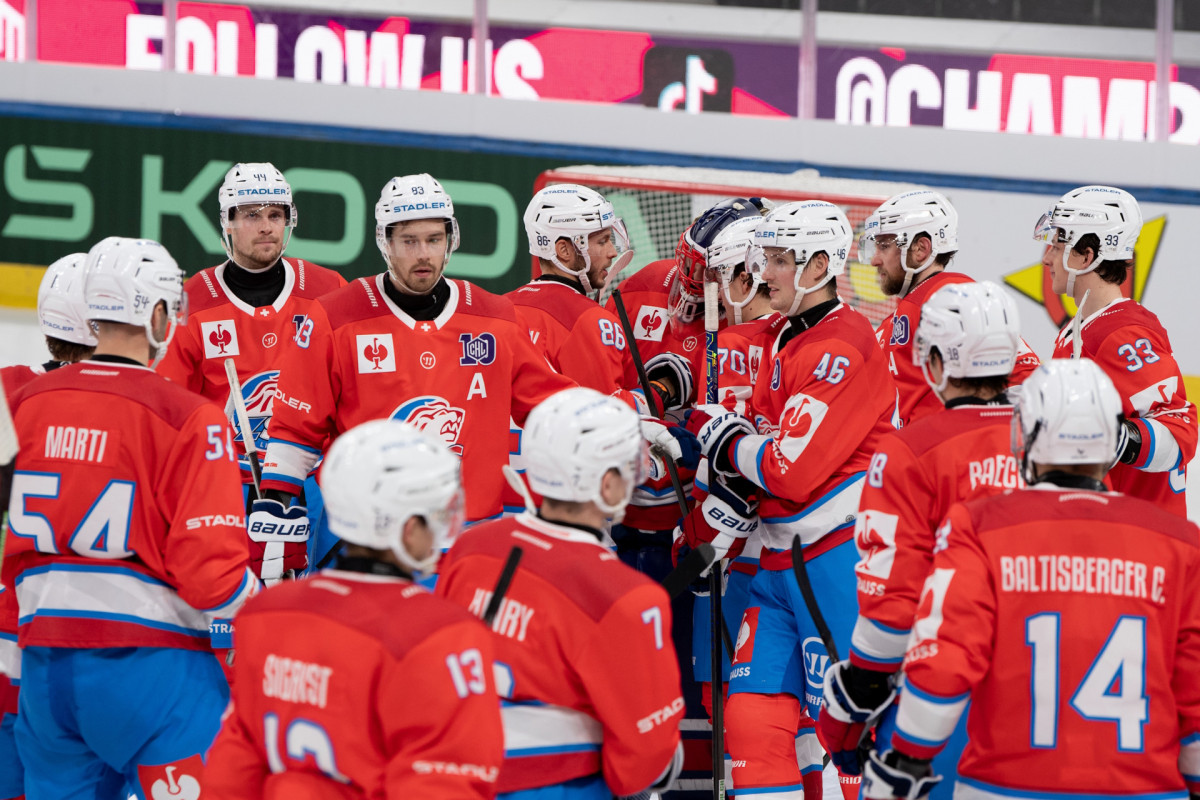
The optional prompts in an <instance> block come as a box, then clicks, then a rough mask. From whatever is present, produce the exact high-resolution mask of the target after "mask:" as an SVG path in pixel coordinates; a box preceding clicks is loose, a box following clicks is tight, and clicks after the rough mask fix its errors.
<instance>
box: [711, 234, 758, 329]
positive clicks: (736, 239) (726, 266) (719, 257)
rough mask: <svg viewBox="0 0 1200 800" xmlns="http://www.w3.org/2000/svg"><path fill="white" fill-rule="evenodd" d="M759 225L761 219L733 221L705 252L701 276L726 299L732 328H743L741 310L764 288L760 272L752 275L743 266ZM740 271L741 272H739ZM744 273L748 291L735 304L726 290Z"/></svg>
mask: <svg viewBox="0 0 1200 800" xmlns="http://www.w3.org/2000/svg"><path fill="white" fill-rule="evenodd" d="M761 222H762V218H761V217H746V218H744V219H739V220H734V221H733V222H731V223H729V224H728V225H726V226H725V227H724V228H723V229H722V230H721V232H720V233H718V234H717V235H716V238H714V239H713V243H712V245H710V246H709V248H708V253H707V256H706V262H707V264H708V267H707V268H706V269H705V272H704V280H705V281H708V282H710V283H716V284H717V285H719V286H720V287H721V292H722V293H723V294H724V295H725V302H726V303H728V304H729V307H730V308H731V309H733V324H734V325H741V324H742V309H743V308H745V307H746V305H747V304H748V303H749V302H750V301H751V300H753V299H754V296H755V295H756V294H758V287H760V286H762V285H763V281H762V275H761V273H760V272H759V271H754V272H751V271H750V270H749V269H748V268H747V266H746V258H747V256H748V255H749V253H750V248H751V246H752V245H753V244H754V231H755V230H756V229H757V228H758V225H759V223H761ZM739 270H740V271H739ZM742 272H745V273H746V274H747V275H749V276H750V287H749V289H748V291H747V292H746V296H745V297H743V298H742V299H741V300H734V299H733V295H732V294H730V291H729V287H730V284H732V283H733V280H734V278H735V277H736V276H737V275H740V274H741V273H742Z"/></svg>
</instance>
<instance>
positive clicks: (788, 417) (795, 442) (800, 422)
mask: <svg viewBox="0 0 1200 800" xmlns="http://www.w3.org/2000/svg"><path fill="white" fill-rule="evenodd" d="M776 363H778V362H776ZM828 412H829V406H828V405H827V404H825V403H823V402H821V401H820V400H818V399H817V398H815V397H813V396H811V395H807V394H804V393H803V392H801V393H798V394H794V395H792V396H791V397H790V398H788V401H787V405H786V406H784V407H783V415H782V416H781V417H780V420H779V433H780V436H779V438H778V440H777V442H778V443H777V444H776V447H777V448H778V450H779V452H780V453H781V454H782V455H783V457H784V458H786V459H787V460H788V461H790V462H791V463H793V464H794V463H795V462H796V459H798V458H800V454H801V453H803V452H804V448H806V447H808V443H809V442H811V441H812V438H813V436H814V435H815V434H816V432H817V428H819V427H821V422H822V421H823V420H824V419H825V415H826V414H827V413H828Z"/></svg>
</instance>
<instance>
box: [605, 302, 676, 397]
mask: <svg viewBox="0 0 1200 800" xmlns="http://www.w3.org/2000/svg"><path fill="white" fill-rule="evenodd" d="M612 298H613V305H615V306H616V307H617V319H619V320H620V321H621V330H623V331H624V332H625V341H627V342H629V355H630V356H631V357H632V358H633V368H634V369H635V370H637V376H638V383H640V384H641V385H642V393H643V394H644V395H646V405H648V406H650V413H651V414H653V415H654V416H656V417H658V418H659V419H662V418H663V417H665V416H666V415H667V410H666V409H665V408H663V406H662V399H661V398H660V397H659V396H658V394H657V393H656V392H655V391H654V390H653V389H651V388H650V379H649V378H648V377H647V376H646V364H645V362H643V361H642V354H641V353H640V352H639V351H638V346H637V340H636V339H634V338H633V326H632V325H630V324H629V314H628V313H627V312H626V311H625V301H624V300H623V299H622V298H621V290H620V289H613V290H612ZM656 401H657V406H656V405H655V403H656Z"/></svg>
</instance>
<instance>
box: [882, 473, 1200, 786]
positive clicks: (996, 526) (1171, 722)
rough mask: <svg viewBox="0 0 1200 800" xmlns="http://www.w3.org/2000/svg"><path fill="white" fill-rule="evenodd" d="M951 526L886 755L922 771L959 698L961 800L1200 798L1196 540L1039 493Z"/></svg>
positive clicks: (1184, 526) (982, 509)
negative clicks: (964, 737)
mask: <svg viewBox="0 0 1200 800" xmlns="http://www.w3.org/2000/svg"><path fill="white" fill-rule="evenodd" d="M947 523H948V527H947V529H946V531H945V532H944V533H942V534H939V537H938V544H937V547H936V548H935V550H936V551H937V552H936V553H935V556H934V563H933V571H932V572H931V573H930V576H929V579H928V580H927V581H926V583H925V588H924V591H923V593H922V597H921V608H920V613H919V615H918V618H917V621H916V624H915V626H914V629H913V642H914V643H913V645H912V647H911V648H910V649H909V651H908V655H907V656H906V658H905V662H904V675H905V686H904V688H903V690H902V693H901V695H900V701H899V707H898V708H899V713H898V715H897V720H896V724H897V729H896V733H895V735H894V736H893V739H892V744H893V746H894V747H896V748H897V749H898V750H901V751H902V752H904V753H907V754H909V755H912V756H917V757H922V758H925V757H929V756H930V755H932V754H933V753H934V752H936V751H937V750H939V749H940V748H941V746H942V743H943V742H944V741H945V740H946V738H947V737H948V736H949V735H950V733H951V731H953V729H954V726H955V723H956V721H957V720H958V717H959V715H960V714H961V713H962V712H963V709H964V707H965V706H966V704H967V701H968V699H969V700H970V702H971V713H970V716H969V717H968V719H967V734H968V736H969V737H970V742H969V743H968V744H967V746H966V749H965V751H964V752H963V756H962V760H961V761H960V762H959V767H958V772H959V791H960V792H962V791H963V790H964V789H968V790H971V794H970V796H971V797H979V798H1000V797H1006V798H1012V797H1017V798H1022V797H1040V798H1044V797H1051V796H1053V797H1069V796H1071V795H1078V796H1089V797H1096V796H1100V795H1103V796H1104V797H1121V796H1129V797H1132V796H1139V797H1180V798H1186V797H1187V792H1186V791H1185V783H1186V786H1187V788H1188V789H1190V790H1191V791H1192V792H1193V793H1195V792H1200V681H1197V680H1196V676H1197V675H1198V674H1200V553H1198V549H1197V548H1198V543H1200V542H1198V531H1197V529H1196V526H1195V525H1193V524H1192V523H1190V522H1187V521H1186V520H1182V519H1180V518H1178V517H1176V516H1174V515H1173V514H1170V513H1168V512H1166V511H1163V510H1161V509H1159V508H1156V507H1155V506H1153V505H1152V504H1150V503H1147V502H1145V501H1143V500H1139V499H1137V498H1132V497H1127V496H1124V495H1119V494H1112V493H1104V492H1095V491H1082V490H1076V489H1060V488H1058V487H1053V486H1049V485H1048V484H1039V485H1037V486H1035V487H1033V488H1031V489H1028V490H1024V491H1019V492H1014V493H1012V494H1009V495H1004V496H999V497H990V498H984V499H980V500H974V501H971V502H969V503H966V504H958V505H955V506H953V507H952V508H951V510H950V513H949V516H948V517H947ZM1181 773H1182V774H1181ZM964 784H965V786H964ZM1047 793H1050V794H1047Z"/></svg>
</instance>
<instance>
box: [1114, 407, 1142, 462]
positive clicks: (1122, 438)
mask: <svg viewBox="0 0 1200 800" xmlns="http://www.w3.org/2000/svg"><path fill="white" fill-rule="evenodd" d="M1141 452H1142V432H1141V431H1140V430H1138V426H1137V425H1135V424H1134V423H1132V422H1130V421H1129V420H1127V419H1125V418H1122V419H1121V426H1120V428H1118V429H1117V461H1119V462H1120V463H1122V464H1132V463H1133V462H1135V461H1137V460H1138V454H1139V453H1141ZM1114 463H1116V462H1114Z"/></svg>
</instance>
